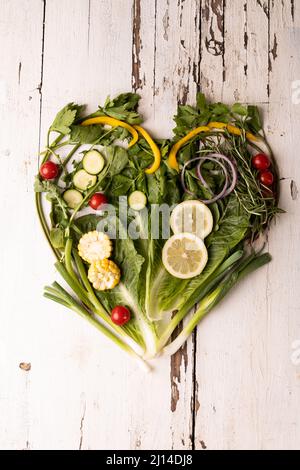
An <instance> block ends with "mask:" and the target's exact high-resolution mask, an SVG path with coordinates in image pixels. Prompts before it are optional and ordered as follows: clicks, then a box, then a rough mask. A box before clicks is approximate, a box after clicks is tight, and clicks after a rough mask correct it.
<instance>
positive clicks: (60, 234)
mask: <svg viewBox="0 0 300 470" xmlns="http://www.w3.org/2000/svg"><path fill="white" fill-rule="evenodd" d="M50 241H51V243H52V246H53V247H54V248H58V249H59V248H63V247H64V246H65V239H64V231H63V230H62V229H61V228H59V227H57V228H52V229H51V230H50Z"/></svg>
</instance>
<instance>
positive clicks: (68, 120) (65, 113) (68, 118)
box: [50, 103, 83, 135]
mask: <svg viewBox="0 0 300 470" xmlns="http://www.w3.org/2000/svg"><path fill="white" fill-rule="evenodd" d="M82 109H83V107H82V106H78V105H76V104H74V103H69V104H67V105H66V106H64V107H63V108H62V109H61V110H60V111H59V112H58V113H57V115H56V116H55V119H54V121H53V123H52V124H51V126H50V131H56V132H60V133H61V134H64V135H66V134H69V133H70V131H71V125H72V124H74V122H75V120H76V118H77V117H78V115H79V114H80V112H81V111H82Z"/></svg>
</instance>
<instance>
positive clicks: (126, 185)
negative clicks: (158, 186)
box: [109, 175, 134, 196]
mask: <svg viewBox="0 0 300 470" xmlns="http://www.w3.org/2000/svg"><path fill="white" fill-rule="evenodd" d="M133 183H134V182H133V181H132V179H131V178H127V176H123V175H115V176H114V178H113V180H112V182H111V185H110V187H109V191H110V192H112V194H113V196H122V195H125V194H127V192H128V191H129V189H130V188H131V187H132V185H133Z"/></svg>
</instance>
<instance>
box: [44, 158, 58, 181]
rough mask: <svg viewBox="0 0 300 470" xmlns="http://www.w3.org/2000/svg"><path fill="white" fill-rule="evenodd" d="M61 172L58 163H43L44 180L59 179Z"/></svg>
mask: <svg viewBox="0 0 300 470" xmlns="http://www.w3.org/2000/svg"><path fill="white" fill-rule="evenodd" d="M58 172H59V166H58V165H56V163H54V162H51V161H48V162H46V163H43V165H42V166H41V168H40V175H41V177H42V178H43V179H44V180H53V179H54V178H56V177H57V175H58Z"/></svg>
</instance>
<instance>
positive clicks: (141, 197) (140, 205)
mask: <svg viewBox="0 0 300 470" xmlns="http://www.w3.org/2000/svg"><path fill="white" fill-rule="evenodd" d="M128 204H129V207H130V208H131V209H133V210H135V211H141V210H142V209H144V207H146V204H147V197H146V195H145V194H144V193H142V191H133V193H131V194H130V196H129V198H128Z"/></svg>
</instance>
